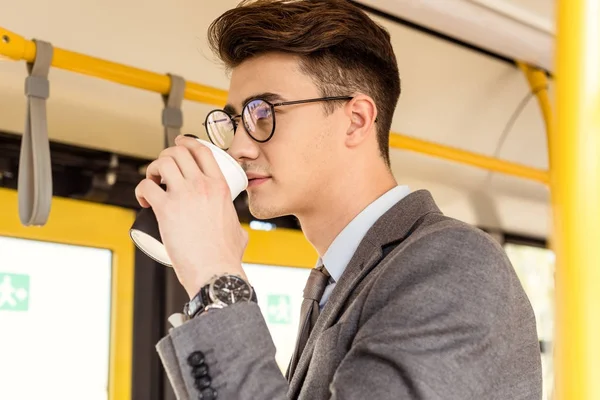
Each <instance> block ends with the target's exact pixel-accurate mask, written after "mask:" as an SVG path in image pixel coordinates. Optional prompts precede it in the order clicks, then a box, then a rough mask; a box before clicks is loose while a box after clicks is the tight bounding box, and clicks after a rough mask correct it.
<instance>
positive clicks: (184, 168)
mask: <svg viewBox="0 0 600 400" xmlns="http://www.w3.org/2000/svg"><path fill="white" fill-rule="evenodd" d="M160 157H171V158H172V159H174V160H175V163H176V164H177V167H178V168H179V170H180V171H181V174H182V175H183V177H184V178H185V179H198V178H199V177H200V176H202V171H201V170H200V167H199V166H198V164H197V163H196V160H195V159H194V156H192V153H190V150H189V149H188V148H187V147H185V146H172V147H168V148H166V149H164V150H163V151H162V152H161V153H160Z"/></svg>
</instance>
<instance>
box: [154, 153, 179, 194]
mask: <svg viewBox="0 0 600 400" xmlns="http://www.w3.org/2000/svg"><path fill="white" fill-rule="evenodd" d="M146 178H147V179H150V180H151V181H153V182H155V183H157V184H161V183H164V184H166V185H167V188H171V189H173V188H176V187H179V186H181V185H182V184H183V182H184V179H183V175H182V174H181V171H180V170H179V167H178V166H177V163H176V162H175V160H174V159H173V158H172V157H163V156H161V157H158V158H157V159H156V160H154V161H152V162H151V163H150V165H148V168H146Z"/></svg>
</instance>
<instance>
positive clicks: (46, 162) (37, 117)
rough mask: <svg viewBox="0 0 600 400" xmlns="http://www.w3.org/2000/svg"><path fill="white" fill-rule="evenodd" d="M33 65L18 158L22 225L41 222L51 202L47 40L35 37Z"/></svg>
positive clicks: (50, 52)
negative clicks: (47, 112)
mask: <svg viewBox="0 0 600 400" xmlns="http://www.w3.org/2000/svg"><path fill="white" fill-rule="evenodd" d="M35 43H36V55H35V60H34V62H33V64H31V63H27V71H28V72H29V76H28V77H27V78H26V79H25V95H26V96H27V116H26V119H25V131H24V132H23V139H22V141H21V156H20V160H19V180H18V191H19V196H18V197H19V217H20V219H21V223H22V224H23V225H39V226H41V225H44V224H45V223H46V221H47V220H48V215H49V214H50V205H51V203H52V169H51V168H52V164H51V160H50V141H49V139H48V120H47V118H46V99H47V98H48V97H49V96H50V82H49V81H48V73H49V72H50V66H51V64H52V57H53V55H54V49H53V48H52V45H51V44H50V43H46V42H43V41H40V40H36V41H35Z"/></svg>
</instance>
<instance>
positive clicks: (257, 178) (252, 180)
mask: <svg viewBox="0 0 600 400" xmlns="http://www.w3.org/2000/svg"><path fill="white" fill-rule="evenodd" d="M247 175H248V187H255V186H258V185H261V184H263V183H265V182H266V181H268V180H269V179H271V177H270V176H266V175H258V174H253V173H248V174H247Z"/></svg>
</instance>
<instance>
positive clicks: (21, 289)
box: [0, 272, 29, 311]
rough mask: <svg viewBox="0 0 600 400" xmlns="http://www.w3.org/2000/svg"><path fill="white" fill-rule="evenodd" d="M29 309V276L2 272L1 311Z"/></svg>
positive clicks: (0, 277) (0, 281)
mask: <svg viewBox="0 0 600 400" xmlns="http://www.w3.org/2000/svg"><path fill="white" fill-rule="evenodd" d="M28 309H29V275H23V274H5V273H2V272H0V311H27V310H28Z"/></svg>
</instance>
